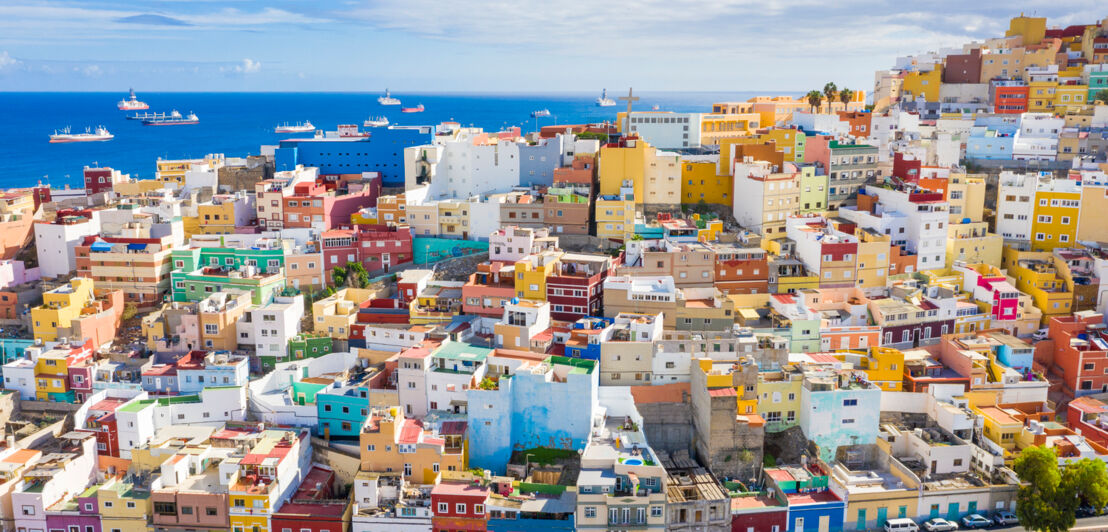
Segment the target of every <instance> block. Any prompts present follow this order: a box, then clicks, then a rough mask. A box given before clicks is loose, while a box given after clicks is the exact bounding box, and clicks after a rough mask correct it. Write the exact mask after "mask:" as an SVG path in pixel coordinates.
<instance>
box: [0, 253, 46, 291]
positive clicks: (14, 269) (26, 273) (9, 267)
mask: <svg viewBox="0 0 1108 532" xmlns="http://www.w3.org/2000/svg"><path fill="white" fill-rule="evenodd" d="M39 279H42V273H41V272H40V271H39V269H38V267H34V268H27V267H26V265H25V264H24V263H23V261H21V260H3V261H0V288H7V287H9V286H15V285H20V284H23V283H29V282H31V281H37V280H39Z"/></svg>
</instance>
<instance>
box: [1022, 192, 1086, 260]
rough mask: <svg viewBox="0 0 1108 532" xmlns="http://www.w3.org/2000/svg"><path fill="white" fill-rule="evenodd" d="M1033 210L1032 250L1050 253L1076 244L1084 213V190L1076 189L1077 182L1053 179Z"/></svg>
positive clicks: (1038, 197) (1041, 193)
mask: <svg viewBox="0 0 1108 532" xmlns="http://www.w3.org/2000/svg"><path fill="white" fill-rule="evenodd" d="M1032 208H1033V210H1032V218H1031V248H1032V249H1037V250H1050V249H1054V248H1057V247H1070V246H1073V245H1074V243H1075V242H1076V241H1077V219H1078V217H1079V216H1080V211H1081V189H1080V188H1079V187H1076V186H1074V182H1070V181H1067V180H1061V179H1052V180H1050V186H1049V187H1045V186H1041V185H1040V187H1039V189H1038V190H1037V191H1036V193H1035V204H1034V205H1033V206H1032Z"/></svg>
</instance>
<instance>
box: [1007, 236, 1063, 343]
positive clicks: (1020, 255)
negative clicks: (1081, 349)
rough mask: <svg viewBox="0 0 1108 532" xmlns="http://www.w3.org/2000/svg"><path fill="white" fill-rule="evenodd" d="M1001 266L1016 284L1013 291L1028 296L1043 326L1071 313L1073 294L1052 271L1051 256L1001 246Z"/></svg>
mask: <svg viewBox="0 0 1108 532" xmlns="http://www.w3.org/2000/svg"><path fill="white" fill-rule="evenodd" d="M1001 266H1002V267H1003V268H1005V269H1006V270H1007V271H1008V276H1009V277H1011V278H1013V279H1014V280H1015V281H1016V289H1018V290H1019V291H1020V292H1023V293H1025V294H1027V295H1028V296H1030V297H1031V301H1032V304H1033V305H1034V306H1035V308H1037V309H1039V310H1040V311H1042V319H1041V322H1042V323H1043V324H1046V323H1049V322H1050V318H1052V317H1054V316H1064V315H1068V314H1070V312H1071V311H1072V308H1071V307H1072V305H1073V292H1072V291H1070V290H1067V289H1066V281H1065V279H1064V278H1063V277H1062V276H1061V275H1060V274H1059V273H1058V270H1057V269H1056V268H1055V267H1054V254H1053V253H1051V252H1048V251H1020V250H1019V249H1017V248H1016V247H1014V246H1004V252H1003V255H1002V261H1001Z"/></svg>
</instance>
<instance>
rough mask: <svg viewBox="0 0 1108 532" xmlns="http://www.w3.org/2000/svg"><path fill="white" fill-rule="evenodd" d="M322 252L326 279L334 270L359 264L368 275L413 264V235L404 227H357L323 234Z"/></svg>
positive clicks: (333, 230)
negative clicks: (338, 267)
mask: <svg viewBox="0 0 1108 532" xmlns="http://www.w3.org/2000/svg"><path fill="white" fill-rule="evenodd" d="M321 240H322V246H321V250H322V252H323V265H324V266H323V268H324V270H325V271H326V272H327V275H326V277H327V279H328V280H330V279H331V275H330V272H331V270H333V269H335V267H337V266H342V267H346V264H347V263H349V262H359V263H361V264H362V266H363V267H365V269H366V271H367V272H371V273H373V272H387V271H388V270H389V269H390V268H392V267H393V266H399V265H401V264H407V263H409V262H412V231H411V229H409V228H408V226H406V225H401V226H386V225H359V226H356V228H355V229H332V230H330V231H325V232H324V233H323V238H322V239H321Z"/></svg>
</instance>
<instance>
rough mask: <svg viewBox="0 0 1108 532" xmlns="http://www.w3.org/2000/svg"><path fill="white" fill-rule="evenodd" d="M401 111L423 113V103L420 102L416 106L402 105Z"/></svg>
mask: <svg viewBox="0 0 1108 532" xmlns="http://www.w3.org/2000/svg"><path fill="white" fill-rule="evenodd" d="M400 112H401V113H422V112H423V104H419V105H417V106H415V107H401V108H400Z"/></svg>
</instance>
